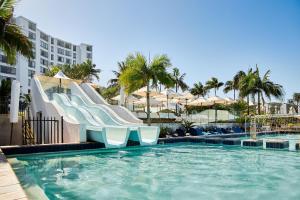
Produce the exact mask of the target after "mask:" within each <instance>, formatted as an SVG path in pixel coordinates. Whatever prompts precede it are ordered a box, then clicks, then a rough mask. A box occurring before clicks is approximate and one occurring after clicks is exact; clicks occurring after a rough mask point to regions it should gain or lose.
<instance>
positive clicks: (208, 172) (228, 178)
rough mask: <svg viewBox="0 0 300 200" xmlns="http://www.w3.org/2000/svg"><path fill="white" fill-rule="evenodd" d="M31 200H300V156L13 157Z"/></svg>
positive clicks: (224, 152)
mask: <svg viewBox="0 0 300 200" xmlns="http://www.w3.org/2000/svg"><path fill="white" fill-rule="evenodd" d="M9 161H10V163H11V164H12V167H13V169H14V170H15V172H16V174H17V176H18V177H19V179H20V181H21V184H22V185H23V187H24V189H25V190H26V192H27V193H28V194H29V196H30V197H31V198H32V199H41V198H42V192H41V191H43V192H44V193H45V195H46V196H47V198H49V199H84V200H90V199H205V200H209V199H222V200H223V199H225V200H226V199H230V200H235V199H239V200H240V199H246V200H247V199H272V200H277V199H278V200H279V199H280V200H281V199H291V200H293V199H295V200H299V199H300V190H299V186H300V153H299V152H289V151H272V150H257V149H255V150H254V149H243V148H241V147H225V146H207V145H203V144H201V145H200V144H177V145H172V146H167V145H165V146H155V147H144V148H126V149H121V150H110V151H108V150H97V151H81V152H72V153H57V154H38V155H27V156H20V157H16V158H10V159H9Z"/></svg>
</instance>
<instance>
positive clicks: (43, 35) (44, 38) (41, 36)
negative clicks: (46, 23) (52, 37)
mask: <svg viewBox="0 0 300 200" xmlns="http://www.w3.org/2000/svg"><path fill="white" fill-rule="evenodd" d="M40 38H41V39H43V40H45V41H47V42H48V40H49V36H48V35H46V34H45V33H43V32H41V33H40Z"/></svg>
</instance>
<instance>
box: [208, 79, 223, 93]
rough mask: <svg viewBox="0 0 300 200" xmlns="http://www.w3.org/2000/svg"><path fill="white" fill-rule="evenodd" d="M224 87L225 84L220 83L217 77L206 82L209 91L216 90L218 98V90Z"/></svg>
mask: <svg viewBox="0 0 300 200" xmlns="http://www.w3.org/2000/svg"><path fill="white" fill-rule="evenodd" d="M223 85H224V83H223V82H219V80H218V79H217V78H215V77H212V78H211V79H210V80H208V81H207V82H206V88H207V89H208V90H210V89H214V91H215V96H217V90H218V89H219V88H220V87H222V86H223Z"/></svg>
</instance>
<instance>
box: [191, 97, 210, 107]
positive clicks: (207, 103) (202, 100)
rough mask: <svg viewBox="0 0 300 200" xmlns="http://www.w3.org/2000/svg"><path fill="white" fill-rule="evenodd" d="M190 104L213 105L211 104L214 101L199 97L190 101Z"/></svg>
mask: <svg viewBox="0 0 300 200" xmlns="http://www.w3.org/2000/svg"><path fill="white" fill-rule="evenodd" d="M188 105H190V106H211V105H213V103H212V102H210V101H207V100H206V99H205V98H203V97H199V98H197V99H195V100H193V101H191V102H190V103H188Z"/></svg>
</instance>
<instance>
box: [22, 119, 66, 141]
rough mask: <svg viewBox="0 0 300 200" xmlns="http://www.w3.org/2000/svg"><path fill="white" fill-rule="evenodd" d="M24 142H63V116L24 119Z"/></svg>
mask: <svg viewBox="0 0 300 200" xmlns="http://www.w3.org/2000/svg"><path fill="white" fill-rule="evenodd" d="M22 127H23V128H22V131H23V144H55V143H63V142H64V138H63V117H61V118H60V119H56V118H55V117H43V116H42V113H39V115H38V116H37V117H32V118H27V119H26V115H25V116H24V119H23V120H22Z"/></svg>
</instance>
